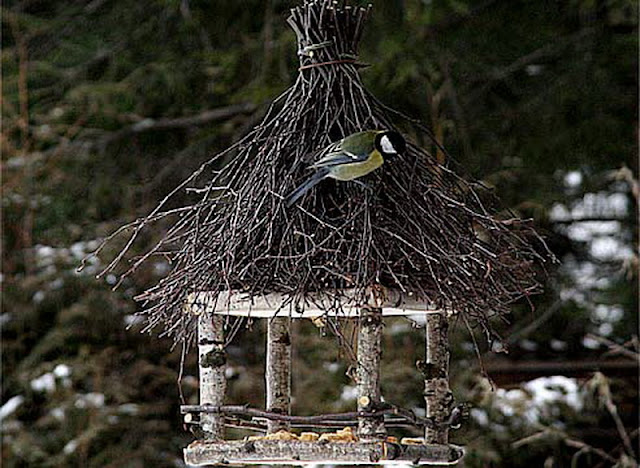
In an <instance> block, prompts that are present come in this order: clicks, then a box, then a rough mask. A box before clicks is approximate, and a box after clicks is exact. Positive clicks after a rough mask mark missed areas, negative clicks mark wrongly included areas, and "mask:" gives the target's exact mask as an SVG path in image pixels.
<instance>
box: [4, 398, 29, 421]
mask: <svg viewBox="0 0 640 468" xmlns="http://www.w3.org/2000/svg"><path fill="white" fill-rule="evenodd" d="M22 403H24V397H23V396H22V395H16V396H14V397H12V398H9V400H7V402H6V403H5V404H4V405H2V407H0V421H3V420H4V419H5V418H6V417H7V416H10V415H12V414H13V413H15V412H16V410H17V409H18V408H20V405H22Z"/></svg>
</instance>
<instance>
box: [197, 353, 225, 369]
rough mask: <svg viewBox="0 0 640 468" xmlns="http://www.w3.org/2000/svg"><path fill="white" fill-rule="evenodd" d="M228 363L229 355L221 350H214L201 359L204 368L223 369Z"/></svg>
mask: <svg viewBox="0 0 640 468" xmlns="http://www.w3.org/2000/svg"><path fill="white" fill-rule="evenodd" d="M226 363H227V354H226V353H225V352H224V351H222V350H219V349H213V350H211V351H209V352H208V353H205V354H203V355H202V356H201V357H200V365H201V366H202V367H222V366H224V365H225V364H226Z"/></svg>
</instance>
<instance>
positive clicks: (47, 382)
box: [31, 372, 56, 393]
mask: <svg viewBox="0 0 640 468" xmlns="http://www.w3.org/2000/svg"><path fill="white" fill-rule="evenodd" d="M31 389H32V390H33V391H35V392H47V393H51V392H53V391H54V390H55V389H56V379H55V376H54V375H53V374H52V373H51V372H47V373H46V374H43V375H41V376H40V377H38V378H35V379H33V380H32V381H31Z"/></svg>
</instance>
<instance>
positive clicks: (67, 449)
mask: <svg viewBox="0 0 640 468" xmlns="http://www.w3.org/2000/svg"><path fill="white" fill-rule="evenodd" d="M77 448H78V441H77V440H76V439H73V440H70V441H69V442H67V445H65V446H64V448H63V449H62V451H63V452H64V453H65V454H66V455H71V454H72V453H73V452H75V451H76V449H77Z"/></svg>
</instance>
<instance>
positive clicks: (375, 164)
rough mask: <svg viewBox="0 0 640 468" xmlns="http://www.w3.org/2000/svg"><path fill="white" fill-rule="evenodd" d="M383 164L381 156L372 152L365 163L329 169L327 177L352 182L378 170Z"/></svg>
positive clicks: (348, 164)
mask: <svg viewBox="0 0 640 468" xmlns="http://www.w3.org/2000/svg"><path fill="white" fill-rule="evenodd" d="M383 163H384V159H382V155H381V154H380V152H379V151H378V150H374V151H373V152H372V153H371V155H370V156H369V158H368V159H367V160H366V161H362V162H356V163H347V164H340V165H338V166H333V167H332V168H331V169H330V172H329V177H331V178H333V179H336V180H343V181H344V180H353V179H357V178H358V177H362V176H364V175H367V174H368V173H369V172H371V171H374V170H376V169H378V168H379V167H380V166H382V164H383Z"/></svg>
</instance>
